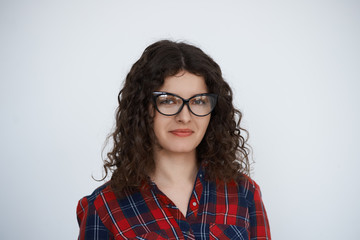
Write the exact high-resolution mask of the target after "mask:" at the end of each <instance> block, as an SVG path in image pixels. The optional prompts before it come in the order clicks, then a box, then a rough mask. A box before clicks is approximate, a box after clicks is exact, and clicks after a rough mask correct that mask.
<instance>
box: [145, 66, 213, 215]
mask: <svg viewBox="0 0 360 240" xmlns="http://www.w3.org/2000/svg"><path fill="white" fill-rule="evenodd" d="M158 91H163V92H170V93H174V94H177V95H179V96H181V97H183V98H184V99H188V98H190V97H192V96H194V95H195V94H199V93H207V86H206V84H205V80H204V78H203V77H201V76H197V75H194V74H191V73H189V72H187V71H181V72H179V73H178V74H176V75H175V76H170V77H167V78H165V80H164V84H163V86H161V88H160V89H158ZM209 122H210V115H207V116H205V117H197V116H195V115H193V114H192V113H191V112H190V111H189V109H188V108H187V107H186V106H184V108H183V109H182V110H181V112H180V113H178V114H177V115H175V116H164V115H162V114H160V113H159V112H157V111H155V116H154V132H155V135H156V138H157V140H158V143H159V146H155V147H154V149H155V154H154V160H155V171H154V173H152V174H151V175H150V177H151V179H152V180H153V181H154V182H155V183H156V185H157V186H158V187H159V189H160V190H161V191H162V192H163V193H164V194H165V195H167V196H168V197H169V198H170V199H171V200H172V201H173V203H174V204H175V205H176V206H177V207H178V208H179V210H180V211H181V212H182V214H183V215H184V216H186V212H187V208H188V204H189V199H190V196H191V192H192V188H193V185H194V181H195V178H196V174H197V171H198V166H197V159H196V147H197V146H198V145H199V144H200V142H201V140H202V139H203V137H204V135H205V132H206V129H207V127H208V125H209Z"/></svg>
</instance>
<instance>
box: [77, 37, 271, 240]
mask: <svg viewBox="0 0 360 240" xmlns="http://www.w3.org/2000/svg"><path fill="white" fill-rule="evenodd" d="M118 101H119V107H118V109H117V113H116V128H115V131H114V133H113V134H112V135H111V137H112V140H113V142H114V145H113V149H112V151H111V152H109V153H108V155H107V156H108V159H107V160H106V161H105V164H104V169H105V172H106V175H107V174H108V172H109V171H111V172H112V177H111V180H110V181H109V182H108V183H106V184H104V185H103V186H101V187H100V188H98V189H96V190H95V191H94V192H93V193H92V194H91V195H90V196H87V197H84V198H83V199H81V200H80V201H79V204H78V207H77V217H78V222H79V226H80V234H79V239H271V237H270V230H269V223H268V220H267V216H266V212H265V208H264V205H263V203H262V200H261V195H260V190H259V187H258V185H257V184H256V183H255V182H254V181H253V180H251V179H250V178H249V177H248V175H249V160H248V153H249V151H248V148H247V147H246V138H244V137H243V136H242V135H241V133H243V132H245V133H246V131H245V130H244V129H242V128H241V127H240V120H241V113H240V112H239V111H238V110H236V109H235V108H234V107H233V104H232V91H231V89H230V87H229V85H228V84H227V83H226V82H225V81H224V79H223V78H222V74H221V70H220V67H219V66H218V65H217V64H216V63H215V62H214V61H213V60H212V59H211V58H210V57H209V56H208V55H206V54H205V53H204V52H203V51H202V50H200V49H199V48H197V47H194V46H192V45H189V44H186V43H176V42H172V41H167V40H163V41H159V42H156V43H154V44H152V45H150V46H149V47H147V48H146V49H145V51H144V53H143V54H142V56H141V57H140V59H139V60H138V61H137V62H136V63H135V64H134V65H133V66H132V68H131V70H130V72H129V74H128V75H127V77H126V80H125V84H124V87H123V89H122V90H121V91H120V93H119V97H118Z"/></svg>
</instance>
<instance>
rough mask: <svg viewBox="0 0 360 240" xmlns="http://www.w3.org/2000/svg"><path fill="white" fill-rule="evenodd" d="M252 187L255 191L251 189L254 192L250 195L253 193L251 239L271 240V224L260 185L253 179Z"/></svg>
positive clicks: (251, 202)
mask: <svg viewBox="0 0 360 240" xmlns="http://www.w3.org/2000/svg"><path fill="white" fill-rule="evenodd" d="M251 185H252V186H251ZM250 187H252V188H253V189H252V190H253V191H249V192H253V194H249V195H248V197H250V196H251V195H252V196H251V200H250V199H249V217H250V229H249V232H250V239H251V240H255V239H256V240H257V239H265V240H270V239H271V235H270V226H269V221H268V217H267V214H266V210H265V206H264V203H263V201H262V198H261V191H260V187H259V186H258V185H257V184H256V182H254V181H252V183H251V182H250Z"/></svg>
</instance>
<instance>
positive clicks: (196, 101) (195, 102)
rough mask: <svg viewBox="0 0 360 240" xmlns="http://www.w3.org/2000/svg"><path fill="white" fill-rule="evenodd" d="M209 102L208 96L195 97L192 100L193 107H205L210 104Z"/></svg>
mask: <svg viewBox="0 0 360 240" xmlns="http://www.w3.org/2000/svg"><path fill="white" fill-rule="evenodd" d="M208 102H209V100H208V98H207V97H206V96H199V97H195V98H193V99H192V100H191V104H192V105H204V104H208Z"/></svg>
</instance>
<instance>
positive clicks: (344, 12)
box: [0, 0, 360, 240]
mask: <svg viewBox="0 0 360 240" xmlns="http://www.w3.org/2000/svg"><path fill="white" fill-rule="evenodd" d="M0 34H1V35H0V36H1V37H0V81H1V82H0V114H1V115H0V116H1V117H0V134H1V135H0V136H1V138H0V141H1V142H0V143H1V151H0V159H1V160H0V161H1V170H0V171H1V174H0V182H1V185H0V186H1V197H0V206H1V217H0V239H59V240H60V239H75V238H76V237H77V234H78V226H77V222H76V216H75V209H76V205H77V201H78V200H79V199H80V198H81V197H82V196H85V195H87V194H90V193H91V192H92V190H93V189H94V188H95V187H97V186H99V185H100V184H101V183H98V182H95V181H94V180H92V178H91V175H93V176H94V177H98V178H99V177H101V176H102V160H101V149H102V146H103V143H104V140H105V137H106V135H107V134H108V133H109V132H110V131H111V128H112V126H113V123H114V120H113V119H114V111H115V108H116V104H117V93H118V91H119V89H120V87H121V83H122V80H123V79H124V78H125V75H126V74H127V72H128V71H129V69H130V67H131V65H132V64H133V63H134V62H135V60H137V59H138V58H139V57H140V55H141V53H142V51H143V50H144V48H145V47H146V46H147V45H149V44H150V43H152V42H154V41H156V40H159V39H163V38H168V39H172V40H187V41H189V42H191V43H193V44H195V45H197V46H199V47H201V48H202V49H203V50H204V51H205V52H207V53H208V54H209V55H210V56H212V57H213V58H214V59H215V61H217V62H218V63H219V64H220V66H221V67H222V70H223V73H224V77H225V79H226V80H227V81H228V82H229V83H230V85H231V86H232V87H233V90H234V94H235V101H236V102H235V103H236V106H237V107H238V108H240V109H241V110H242V111H243V113H244V126H245V127H246V128H247V129H248V130H249V131H250V137H251V138H250V143H251V145H252V147H253V149H254V160H255V161H256V163H255V164H254V165H253V170H254V171H253V174H252V177H253V178H254V179H255V180H256V181H257V182H258V183H259V185H260V186H261V189H262V193H263V200H264V202H265V205H266V207H267V211H268V215H269V220H270V225H271V231H272V235H273V239H277V240H285V239H293V240H297V239H299V240H300V239H302V240H303V239H356V238H358V236H359V235H360V228H359V220H358V219H359V215H360V207H359V203H360V187H359V182H360V173H359V167H360V164H359V160H360V159H359V157H360V150H359V147H360V146H359V136H360V127H359V122H360V106H359V105H360V96H359V95H360V47H359V46H360V44H359V43H360V3H359V1H355V0H353V1H351V0H338V1H332V0H324V1H320V0H302V1H295V0H294V1H285V0H283V1H281V0H275V1H269V0H268V1H265V0H252V1H244V0H243V1H238V0H237V1H235V0H233V1H230V0H225V1H209V0H207V1H205V0H203V1H196V0H193V1H190V0H186V1H184V0H183V1H171V0H167V1H165V0H163V1H160V0H157V1H150V0H149V1H145V0H144V1H139V0H132V1H120V0H118V1H115V0H112V1H108V0H105V1H95V0H86V1H85V0H84V1H80V0H72V1H69V0H66V1H64V0H63V1H49V0H43V1H40V0H32V1H25V0H8V1H4V0H2V1H0Z"/></svg>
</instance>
